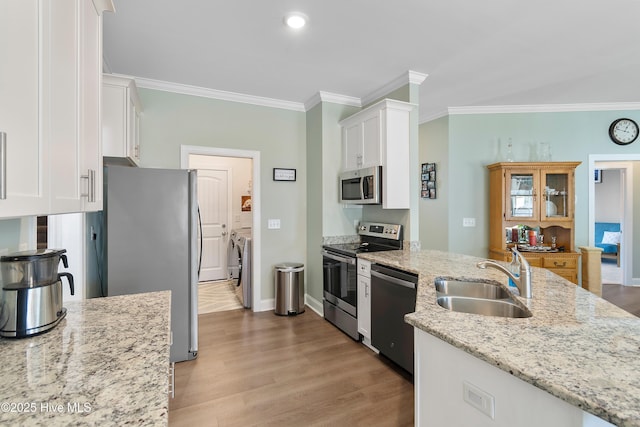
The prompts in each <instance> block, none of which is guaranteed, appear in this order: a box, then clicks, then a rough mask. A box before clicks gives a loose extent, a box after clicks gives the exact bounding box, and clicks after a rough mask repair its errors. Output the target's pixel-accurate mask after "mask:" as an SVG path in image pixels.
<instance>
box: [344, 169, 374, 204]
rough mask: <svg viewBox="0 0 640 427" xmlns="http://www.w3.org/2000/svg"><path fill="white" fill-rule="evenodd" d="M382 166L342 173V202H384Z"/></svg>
mask: <svg viewBox="0 0 640 427" xmlns="http://www.w3.org/2000/svg"><path fill="white" fill-rule="evenodd" d="M381 178H382V166H374V167H370V168H364V169H356V170H350V171H345V172H342V173H341V174H340V203H347V204H354V205H379V204H380V203H382V184H381Z"/></svg>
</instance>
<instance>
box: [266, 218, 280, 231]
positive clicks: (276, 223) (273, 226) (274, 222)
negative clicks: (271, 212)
mask: <svg viewBox="0 0 640 427" xmlns="http://www.w3.org/2000/svg"><path fill="white" fill-rule="evenodd" d="M267 228H268V229H270V230H277V229H279V228H280V220H279V219H269V220H267Z"/></svg>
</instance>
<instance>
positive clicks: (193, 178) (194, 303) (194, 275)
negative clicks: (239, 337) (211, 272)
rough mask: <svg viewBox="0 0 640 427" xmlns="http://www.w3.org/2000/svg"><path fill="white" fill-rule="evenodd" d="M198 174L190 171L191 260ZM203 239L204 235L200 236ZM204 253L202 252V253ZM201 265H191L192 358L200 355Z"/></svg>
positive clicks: (194, 250)
mask: <svg viewBox="0 0 640 427" xmlns="http://www.w3.org/2000/svg"><path fill="white" fill-rule="evenodd" d="M197 183H198V178H197V172H196V171H195V170H190V171H189V208H190V209H189V212H190V215H191V221H190V222H191V230H190V231H191V240H190V241H191V257H190V258H191V259H193V260H194V261H195V259H194V258H192V257H195V256H196V254H197V251H198V247H197V246H196V245H197V243H196V241H197V239H198V227H199V224H200V209H199V208H198V191H197ZM200 237H201V238H202V233H201V234H200ZM200 253H202V250H201V251H200ZM199 270H200V268H199V265H196V264H195V262H192V263H191V277H190V279H191V280H190V284H189V288H190V289H189V294H190V298H191V312H190V313H189V317H190V320H189V326H190V327H189V330H190V337H189V351H190V352H191V353H192V358H195V357H196V356H197V355H198V280H199V274H200V271H199Z"/></svg>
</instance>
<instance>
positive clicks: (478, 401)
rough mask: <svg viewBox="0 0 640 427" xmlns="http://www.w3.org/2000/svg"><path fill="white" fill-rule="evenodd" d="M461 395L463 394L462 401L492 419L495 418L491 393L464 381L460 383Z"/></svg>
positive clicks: (494, 403) (493, 400) (494, 407)
mask: <svg viewBox="0 0 640 427" xmlns="http://www.w3.org/2000/svg"><path fill="white" fill-rule="evenodd" d="M462 395H463V396H464V401H465V402H467V403H468V404H469V405H471V406H473V407H474V408H476V409H477V410H478V411H480V412H482V413H483V414H485V415H486V416H488V417H489V418H491V419H492V420H493V419H495V414H496V401H495V398H494V397H493V396H492V395H490V394H489V393H487V392H486V391H484V390H481V389H479V388H478V387H476V386H474V385H473V384H470V383H468V382H466V381H465V382H463V383H462Z"/></svg>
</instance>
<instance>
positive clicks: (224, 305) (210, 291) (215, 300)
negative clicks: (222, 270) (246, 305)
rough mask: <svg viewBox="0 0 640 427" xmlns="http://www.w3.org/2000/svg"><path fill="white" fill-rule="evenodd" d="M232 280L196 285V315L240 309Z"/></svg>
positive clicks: (240, 305)
mask: <svg viewBox="0 0 640 427" xmlns="http://www.w3.org/2000/svg"><path fill="white" fill-rule="evenodd" d="M233 282H234V281H232V280H219V281H215V282H202V283H200V284H199V285H198V314H205V313H213V312H216V311H227V310H235V309H238V308H242V304H240V300H238V297H237V296H236V293H235V289H234V288H235V287H234V285H233Z"/></svg>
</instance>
